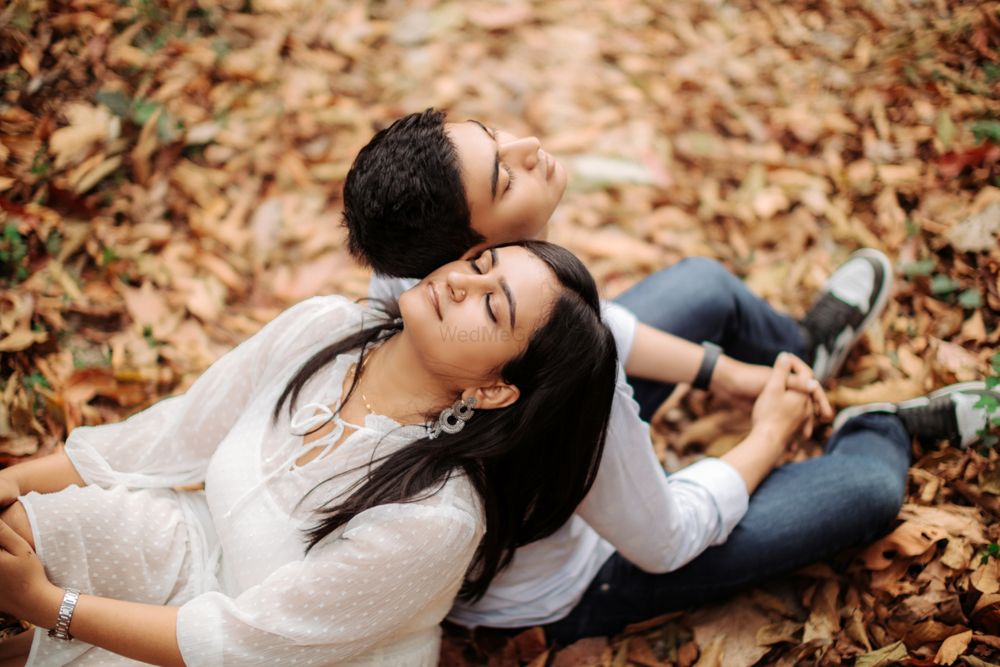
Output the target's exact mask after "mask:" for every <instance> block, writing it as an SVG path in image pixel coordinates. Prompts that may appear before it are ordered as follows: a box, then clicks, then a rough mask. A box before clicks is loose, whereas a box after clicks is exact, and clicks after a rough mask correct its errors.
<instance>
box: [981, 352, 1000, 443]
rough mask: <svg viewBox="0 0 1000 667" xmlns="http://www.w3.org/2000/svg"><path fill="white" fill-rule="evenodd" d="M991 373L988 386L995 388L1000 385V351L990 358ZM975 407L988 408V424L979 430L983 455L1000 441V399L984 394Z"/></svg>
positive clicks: (988, 376)
mask: <svg viewBox="0 0 1000 667" xmlns="http://www.w3.org/2000/svg"><path fill="white" fill-rule="evenodd" d="M990 371H991V372H990V373H988V374H987V376H986V388H987V389H995V388H996V387H998V386H1000V352H997V353H996V354H994V355H993V356H992V357H991V358H990ZM975 407H977V408H986V425H985V426H984V427H983V428H981V429H980V430H979V435H980V436H982V441H983V448H982V449H983V451H982V453H983V455H984V456H985V455H987V454H989V449H990V447H993V446H994V445H996V444H997V443H998V442H1000V401H998V400H997V399H996V398H994V397H993V396H989V395H984V396H983V397H982V398H980V399H979V400H978V401H977V402H976V405H975Z"/></svg>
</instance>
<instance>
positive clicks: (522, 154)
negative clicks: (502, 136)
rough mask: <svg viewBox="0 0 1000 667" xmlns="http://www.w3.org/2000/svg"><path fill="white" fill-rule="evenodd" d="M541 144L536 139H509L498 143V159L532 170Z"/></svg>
mask: <svg viewBox="0 0 1000 667" xmlns="http://www.w3.org/2000/svg"><path fill="white" fill-rule="evenodd" d="M541 147H542V142H540V141H539V140H538V138H537V137H519V138H511V139H509V140H506V141H501V143H500V157H501V158H503V159H504V160H506V161H507V162H516V163H517V164H520V165H523V166H524V168H525V169H534V168H535V165H536V164H538V151H539V149H540V148H541Z"/></svg>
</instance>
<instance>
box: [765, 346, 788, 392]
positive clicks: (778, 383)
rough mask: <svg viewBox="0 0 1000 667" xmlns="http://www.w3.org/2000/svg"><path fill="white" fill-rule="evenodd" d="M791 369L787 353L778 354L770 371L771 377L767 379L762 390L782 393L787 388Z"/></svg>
mask: <svg viewBox="0 0 1000 667" xmlns="http://www.w3.org/2000/svg"><path fill="white" fill-rule="evenodd" d="M791 368H792V359H791V355H790V354H788V353H787V352H782V353H781V354H779V355H778V358H777V359H776V360H775V362H774V368H773V369H772V370H771V376H770V377H769V378H767V384H765V385H764V390H765V391H767V390H771V391H784V390H785V388H786V387H787V386H788V374H789V372H791Z"/></svg>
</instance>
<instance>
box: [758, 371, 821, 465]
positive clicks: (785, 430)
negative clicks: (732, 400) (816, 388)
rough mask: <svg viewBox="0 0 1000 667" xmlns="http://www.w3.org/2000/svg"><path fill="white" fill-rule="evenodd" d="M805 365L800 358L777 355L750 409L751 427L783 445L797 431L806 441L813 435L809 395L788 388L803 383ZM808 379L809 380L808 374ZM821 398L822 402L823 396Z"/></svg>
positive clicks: (810, 396)
mask: <svg viewBox="0 0 1000 667" xmlns="http://www.w3.org/2000/svg"><path fill="white" fill-rule="evenodd" d="M804 365H805V364H804V363H803V362H802V360H801V359H797V358H796V357H794V356H793V355H791V354H788V353H787V352H782V353H781V354H780V355H778V360H777V361H776V362H775V364H774V369H773V370H772V371H771V376H770V377H769V378H768V380H767V383H766V384H765V385H764V389H763V390H762V391H761V392H760V396H758V397H757V401H756V402H755V403H754V406H753V416H752V419H753V428H754V429H755V430H757V429H761V430H763V431H766V432H768V433H769V435H770V437H772V438H775V439H776V440H777V441H779V442H781V443H782V445H783V446H784V445H787V444H788V442H789V441H790V440H791V439H792V438H793V437H795V435H796V434H797V433H799V432H800V431H801V432H802V433H803V434H804V435H805V436H806V437H807V438H808V437H809V436H811V435H812V429H813V421H814V403H813V398H812V394H807V393H803V392H802V391H799V390H798V389H792V388H790V387H791V386H793V385H795V386H798V385H799V384H802V380H803V378H802V376H801V375H800V373H802V372H803V371H802V366H804ZM806 368H807V369H808V367H806ZM809 376H810V378H811V376H812V372H811V371H809ZM812 381H813V382H815V380H812ZM821 391H822V390H821ZM823 398H824V400H825V398H826V396H825V395H824V397H823ZM825 407H826V409H829V403H826V406H825Z"/></svg>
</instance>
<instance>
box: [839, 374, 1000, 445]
mask: <svg viewBox="0 0 1000 667" xmlns="http://www.w3.org/2000/svg"><path fill="white" fill-rule="evenodd" d="M966 391H976V392H981V393H984V394H991V395H993V396H996V397H997V398H998V399H1000V392H997V391H995V390H993V389H987V388H986V383H985V382H982V381H979V380H975V381H972V382H960V383H958V384H950V385H948V386H947V387H942V388H941V389H937V390H935V391H932V392H931V393H929V394H927V395H926V396H917V397H916V398H908V399H907V400H905V401H900V402H898V403H862V404H861V405H852V406H851V407H849V408H844V409H843V410H841V411H840V412H838V413H837V416H836V417H835V418H834V420H833V431H834V433H836V432H837V431H839V430H840V429H841V428H842V427H843V426H844V424H846V423H847V422H848V420H850V419H853V418H854V417H857V416H858V415H864V414H868V413H869V412H886V413H889V414H895V413H896V412H898V411H899V409H900V408H904V409H905V408H919V407H922V406H924V405H927V404H928V403H930V402H931V401H932V400H934V399H935V398H941V397H942V396H947V395H949V394H957V393H961V392H966Z"/></svg>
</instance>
